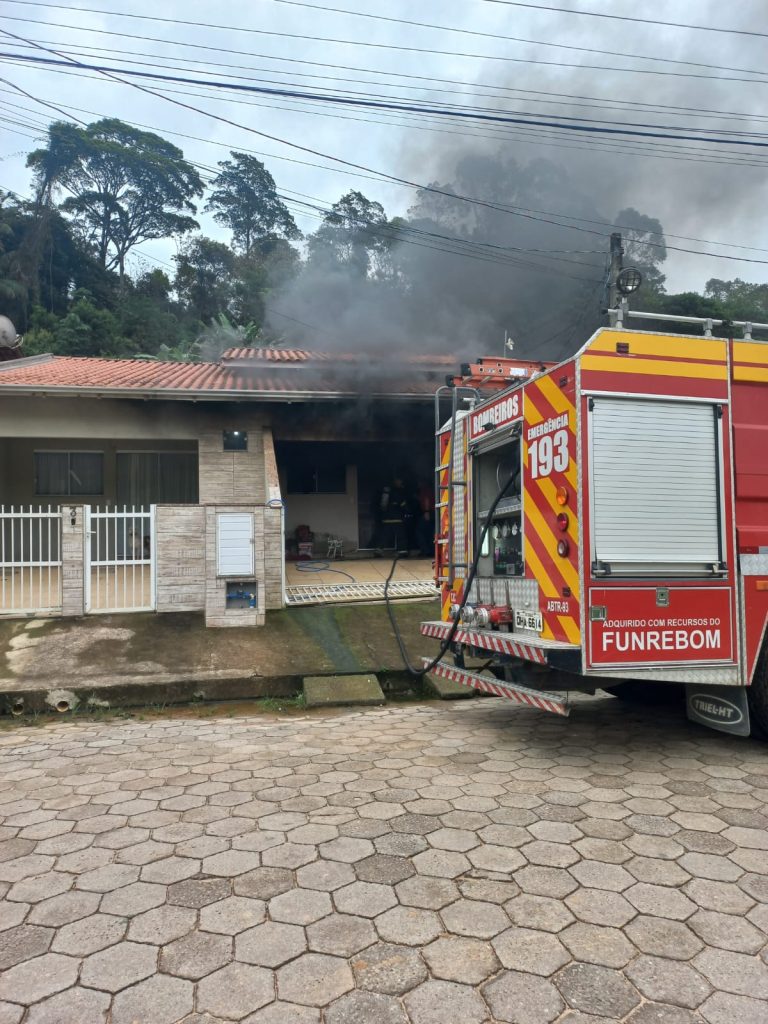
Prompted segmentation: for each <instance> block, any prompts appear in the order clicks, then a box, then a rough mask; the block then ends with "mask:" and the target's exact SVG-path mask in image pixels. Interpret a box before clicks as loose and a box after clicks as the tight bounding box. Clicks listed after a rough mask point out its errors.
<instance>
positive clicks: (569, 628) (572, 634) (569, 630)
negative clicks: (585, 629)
mask: <svg viewBox="0 0 768 1024" xmlns="http://www.w3.org/2000/svg"><path fill="white" fill-rule="evenodd" d="M557 621H558V622H559V623H560V626H561V628H562V630H563V632H564V633H565V635H566V637H567V638H568V640H569V642H570V643H572V644H580V643H581V630H580V629H579V626H578V623H577V622H576V620H575V619H574V618H572V616H570V615H558V616H557Z"/></svg>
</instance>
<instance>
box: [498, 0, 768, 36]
mask: <svg viewBox="0 0 768 1024" xmlns="http://www.w3.org/2000/svg"><path fill="white" fill-rule="evenodd" d="M482 2H483V3H487V4H501V5H503V6H504V7H527V8H530V9H531V10H534V11H552V12H553V13H557V14H578V15H580V16H582V17H585V18H609V19H610V20H611V21H632V22H634V23H635V24H639V25H662V26H664V27H665V28H685V29H693V30H695V31H697V32H722V33H726V34H727V35H735V36H755V37H757V38H759V39H768V32H755V31H753V30H752V29H746V28H721V27H720V26H716V25H691V24H689V23H688V22H684V21H659V20H658V19H657V18H635V17H631V16H630V15H628V14H604V13H603V12H602V11H573V10H570V9H569V8H567V7H550V6H549V5H548V4H533V3H527V2H525V0H482Z"/></svg>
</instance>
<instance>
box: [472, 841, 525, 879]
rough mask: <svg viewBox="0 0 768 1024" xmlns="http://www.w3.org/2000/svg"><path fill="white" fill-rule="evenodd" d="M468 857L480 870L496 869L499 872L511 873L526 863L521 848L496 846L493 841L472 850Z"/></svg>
mask: <svg viewBox="0 0 768 1024" xmlns="http://www.w3.org/2000/svg"><path fill="white" fill-rule="evenodd" d="M467 858H468V860H469V862H470V863H471V864H472V866H473V867H475V868H478V869H479V870H480V871H495V872H497V873H498V874H511V873H512V872H513V871H517V869H518V868H521V867H522V866H523V864H525V857H524V855H523V854H522V852H521V851H520V850H514V849H512V848H511V847H508V846H494V845H493V844H492V843H486V844H484V845H483V846H477V847H476V848H475V849H474V850H470V851H469V853H468V854H467Z"/></svg>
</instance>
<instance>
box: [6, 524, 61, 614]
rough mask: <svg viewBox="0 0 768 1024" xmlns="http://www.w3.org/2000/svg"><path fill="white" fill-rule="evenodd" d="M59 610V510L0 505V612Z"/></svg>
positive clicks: (24, 612) (48, 611) (53, 611)
mask: <svg viewBox="0 0 768 1024" xmlns="http://www.w3.org/2000/svg"><path fill="white" fill-rule="evenodd" d="M60 611H61V510H60V509H58V508H53V507H52V506H51V505H48V506H47V507H46V506H44V505H0V615H8V614H19V613H21V614H28V613H43V614H44V613H55V612H60Z"/></svg>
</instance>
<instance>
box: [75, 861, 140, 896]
mask: <svg viewBox="0 0 768 1024" xmlns="http://www.w3.org/2000/svg"><path fill="white" fill-rule="evenodd" d="M138 877H139V869H138V868H137V867H135V866H134V865H133V864H105V865H104V866H103V867H100V868H96V869H95V870H93V871H86V872H85V873H84V874H82V875H80V877H79V878H78V879H77V881H76V882H75V887H76V888H77V889H85V890H86V891H87V892H112V891H113V890H114V889H122V888H123V886H124V885H130V884H131V883H132V882H135V881H137V879H138Z"/></svg>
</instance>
